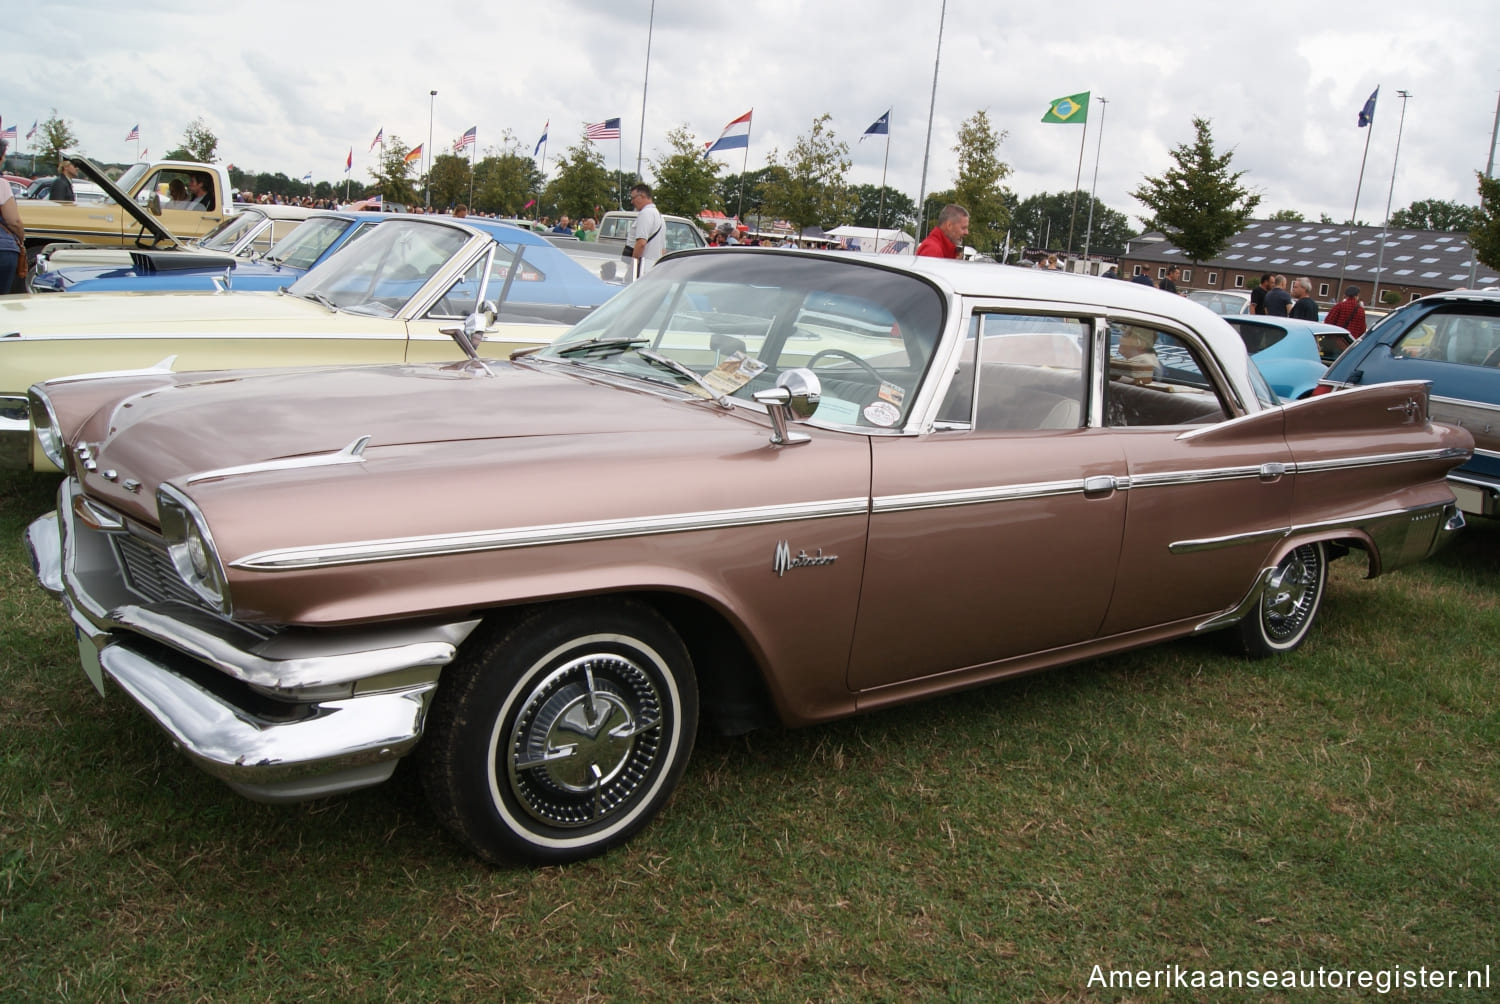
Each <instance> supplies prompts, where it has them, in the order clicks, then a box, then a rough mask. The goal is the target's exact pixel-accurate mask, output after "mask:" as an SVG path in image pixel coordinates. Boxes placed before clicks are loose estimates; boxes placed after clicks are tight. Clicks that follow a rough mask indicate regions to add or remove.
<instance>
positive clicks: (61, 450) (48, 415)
mask: <svg viewBox="0 0 1500 1004" xmlns="http://www.w3.org/2000/svg"><path fill="white" fill-rule="evenodd" d="M26 398H27V403H28V405H29V406H30V411H31V425H32V428H34V429H36V438H37V443H38V444H39V445H40V446H41V448H42V453H43V455H45V456H46V458H47V459H48V460H50V461H52V462H53V463H54V464H56V465H57V466H58V467H59V468H61V469H63V470H67V456H66V455H67V445H66V444H65V443H64V442H63V434H62V427H61V426H59V425H58V423H57V415H56V414H54V413H53V411H52V402H51V401H49V400H47V396H46V395H45V394H42V393H40V392H39V391H37V390H36V388H32V389H31V390H30V391H28V392H27V394H26Z"/></svg>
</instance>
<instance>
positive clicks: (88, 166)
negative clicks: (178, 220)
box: [68, 154, 182, 247]
mask: <svg viewBox="0 0 1500 1004" xmlns="http://www.w3.org/2000/svg"><path fill="white" fill-rule="evenodd" d="M68 159H69V160H71V161H72V162H73V164H74V166H76V167H77V168H78V170H79V171H81V172H82V173H83V175H84V177H86V178H88V179H89V180H90V181H92V182H93V183H94V184H96V185H98V186H99V187H100V188H102V189H104V192H105V194H106V195H108V196H109V197H110V200H111V201H113V202H114V203H115V204H116V205H118V206H119V207H120V208H121V209H123V210H124V211H125V212H126V213H128V214H129V215H130V218H131V219H133V220H135V222H136V223H138V224H139V225H141V226H142V227H145V228H146V231H147V232H148V233H150V234H151V236H153V237H155V238H156V239H157V241H158V242H159V243H160V242H165V243H167V244H171V245H172V246H173V247H181V246H182V242H181V241H179V240H178V239H177V237H176V235H175V234H173V233H172V231H170V230H168V229H167V228H166V227H164V226H162V222H161V220H158V219H157V218H156V217H154V216H152V215H151V214H150V213H148V212H146V210H145V209H142V208H141V207H140V206H138V205H136V203H135V200H134V199H132V198H131V197H130V196H129V195H128V194H126V193H125V191H124V190H122V189H121V188H120V187H119V186H118V185H116V184H115V183H114V182H113V181H111V180H110V178H109V176H108V175H107V174H105V173H104V172H103V171H101V170H99V167H98V165H96V164H95V163H94V162H93V161H91V160H89V159H88V158H87V157H79V156H77V155H76V154H73V155H69V157H68Z"/></svg>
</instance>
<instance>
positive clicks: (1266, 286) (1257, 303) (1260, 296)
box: [1250, 272, 1274, 314]
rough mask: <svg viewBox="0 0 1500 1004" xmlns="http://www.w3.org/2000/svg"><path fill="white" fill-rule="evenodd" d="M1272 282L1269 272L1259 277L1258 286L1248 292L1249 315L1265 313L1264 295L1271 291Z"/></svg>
mask: <svg viewBox="0 0 1500 1004" xmlns="http://www.w3.org/2000/svg"><path fill="white" fill-rule="evenodd" d="M1273 282H1274V280H1273V279H1272V278H1271V273H1270V272H1267V273H1266V274H1265V275H1262V276H1261V277H1260V285H1258V286H1256V287H1255V288H1254V289H1252V290H1251V291H1250V313H1252V314H1264V313H1265V312H1266V294H1267V293H1269V292H1270V291H1271V284H1272V283H1273Z"/></svg>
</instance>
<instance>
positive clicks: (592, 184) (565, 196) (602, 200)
mask: <svg viewBox="0 0 1500 1004" xmlns="http://www.w3.org/2000/svg"><path fill="white" fill-rule="evenodd" d="M617 198H618V196H617V195H616V194H615V187H614V176H613V175H612V174H610V172H609V171H608V170H607V169H606V168H605V166H604V154H602V153H600V152H599V150H598V149H597V148H595V146H594V144H593V143H591V142H589V140H588V139H587V138H585V137H579V140H578V143H577V144H576V145H574V146H570V147H568V150H567V153H566V154H564V156H562V157H560V158H558V161H557V174H556V175H554V176H553V178H552V180H551V181H549V182H547V188H546V189H545V191H544V192H543V194H542V204H543V205H544V206H545V207H546V210H547V211H548V212H549V213H552V214H554V215H558V216H561V215H564V214H566V215H568V216H571V217H574V218H581V217H584V216H593V215H594V213H595V212H596V211H597V209H598V207H601V206H613V205H614V204H615V200H616V199H617Z"/></svg>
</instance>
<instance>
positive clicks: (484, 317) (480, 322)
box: [439, 300, 495, 360]
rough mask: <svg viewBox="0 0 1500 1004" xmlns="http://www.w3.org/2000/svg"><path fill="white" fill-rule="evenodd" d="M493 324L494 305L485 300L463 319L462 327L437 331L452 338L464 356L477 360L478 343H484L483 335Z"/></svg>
mask: <svg viewBox="0 0 1500 1004" xmlns="http://www.w3.org/2000/svg"><path fill="white" fill-rule="evenodd" d="M494 323H495V305H494V304H493V303H491V302H490V301H489V300H485V301H484V302H483V303H481V304H480V305H479V309H478V310H477V311H475V312H474V313H472V314H470V315H469V316H468V317H465V318H464V323H463V326H462V327H458V328H441V329H439V330H440V331H441V332H442V333H443V334H445V335H447V336H448V337H449V338H452V339H453V341H454V342H456V343H457V344H458V347H459V349H460V350H462V352H463V354H464V355H466V356H468V357H469V358H470V359H474V360H477V359H478V358H479V343H480V342H482V341H484V333H485V332H486V331H488V330H489V328H490V325H491V324H494Z"/></svg>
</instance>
